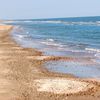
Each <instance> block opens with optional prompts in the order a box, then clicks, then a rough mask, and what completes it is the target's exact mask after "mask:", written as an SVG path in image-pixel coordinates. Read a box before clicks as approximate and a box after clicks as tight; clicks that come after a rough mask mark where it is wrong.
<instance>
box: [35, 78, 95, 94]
mask: <svg viewBox="0 0 100 100" xmlns="http://www.w3.org/2000/svg"><path fill="white" fill-rule="evenodd" d="M35 83H36V86H37V91H39V92H50V93H56V94H74V93H78V92H85V91H87V90H88V89H91V88H93V87H94V85H91V84H90V83H87V82H81V81H76V80H72V79H64V78H49V79H38V80H35Z"/></svg>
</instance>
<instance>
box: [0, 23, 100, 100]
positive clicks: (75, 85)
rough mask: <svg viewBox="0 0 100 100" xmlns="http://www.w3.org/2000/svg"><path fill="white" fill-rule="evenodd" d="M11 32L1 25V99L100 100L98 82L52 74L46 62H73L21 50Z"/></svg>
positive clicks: (99, 81) (65, 58)
mask: <svg viewBox="0 0 100 100" xmlns="http://www.w3.org/2000/svg"><path fill="white" fill-rule="evenodd" d="M12 29H13V26H9V25H8V26H7V25H0V100H100V80H99V79H79V78H75V77H74V76H73V75H66V74H59V73H53V72H49V71H48V70H47V69H45V68H44V67H43V64H44V63H45V61H48V60H59V59H62V60H66V61H67V60H68V61H69V60H73V59H72V58H67V57H64V58H63V57H50V56H44V55H43V54H42V52H40V51H37V50H36V49H31V48H22V47H21V46H19V45H18V44H16V43H15V41H14V40H13V39H12V37H11V35H10V32H11V31H12Z"/></svg>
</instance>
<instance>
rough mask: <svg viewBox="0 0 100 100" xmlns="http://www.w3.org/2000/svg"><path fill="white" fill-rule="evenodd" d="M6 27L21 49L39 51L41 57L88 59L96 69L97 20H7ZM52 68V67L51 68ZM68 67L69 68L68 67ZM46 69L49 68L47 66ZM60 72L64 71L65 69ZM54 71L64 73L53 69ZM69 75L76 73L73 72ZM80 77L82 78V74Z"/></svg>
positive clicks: (99, 62)
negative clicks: (8, 25) (8, 27)
mask: <svg viewBox="0 0 100 100" xmlns="http://www.w3.org/2000/svg"><path fill="white" fill-rule="evenodd" d="M6 24H12V25H15V26H16V27H15V29H14V30H13V34H12V36H13V38H14V39H15V40H16V41H17V43H19V44H20V45H21V46H23V47H29V48H36V49H39V50H40V51H42V52H43V53H44V55H53V56H66V57H68V56H69V57H73V58H80V59H83V58H90V60H91V61H93V62H94V63H95V64H94V65H92V66H94V67H93V68H92V69H93V70H94V69H95V68H97V66H100V17H79V18H57V19H40V20H39V19H38V20H33V19H29V20H14V21H7V22H6ZM73 65H74V64H73ZM53 66H54V65H53V64H52V65H51V67H53ZM57 66H59V65H57ZM62 66H65V64H64V65H63V64H62ZM68 66H71V65H69V64H68ZM78 66H79V65H78ZM83 66H84V65H80V66H79V67H80V68H81V69H82V68H90V67H91V66H88V67H86V65H85V67H83ZM46 68H48V69H50V66H49V67H46ZM67 68H69V67H67ZM72 68H73V67H71V69H72ZM76 68H77V67H76ZM62 69H63V70H64V69H65V67H62ZM77 69H78V70H79V68H77ZM90 69H91V68H90ZM92 69H91V70H92ZM91 70H89V71H90V72H91ZM52 71H53V70H52ZM54 71H55V70H54ZM56 71H57V72H61V73H68V71H66V72H64V71H61V70H57V69H56ZM69 72H70V73H72V74H75V73H76V72H75V71H72V72H71V71H69ZM79 72H80V70H79ZM95 72H97V73H99V72H100V70H99V69H98V71H97V69H96V71H95ZM81 73H82V72H81ZM95 74H96V73H95ZM75 75H76V74H75ZM77 76H81V74H78V75H77ZM87 76H89V75H87ZM90 76H91V75H90ZM90 76H89V77H90ZM83 77H86V76H84V75H83ZM91 77H92V76H91ZM95 77H96V76H95ZM97 77H100V74H97Z"/></svg>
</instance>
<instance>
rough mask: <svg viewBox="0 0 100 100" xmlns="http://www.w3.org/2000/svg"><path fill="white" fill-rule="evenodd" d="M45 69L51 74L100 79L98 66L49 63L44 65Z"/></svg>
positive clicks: (77, 63) (62, 62) (76, 63)
mask: <svg viewBox="0 0 100 100" xmlns="http://www.w3.org/2000/svg"><path fill="white" fill-rule="evenodd" d="M44 66H45V68H47V69H48V70H49V71H52V72H58V73H65V74H72V75H74V76H76V77H81V78H100V66H99V65H98V64H94V65H91V64H83V63H79V62H73V61H72V62H69V61H68V62H64V61H50V62H46V63H45V65H44Z"/></svg>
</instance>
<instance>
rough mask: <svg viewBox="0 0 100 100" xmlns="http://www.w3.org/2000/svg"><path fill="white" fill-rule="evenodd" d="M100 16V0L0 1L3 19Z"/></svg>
mask: <svg viewBox="0 0 100 100" xmlns="http://www.w3.org/2000/svg"><path fill="white" fill-rule="evenodd" d="M78 16H100V0H0V18H1V19H23V18H24V19H26V18H52V17H78Z"/></svg>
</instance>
